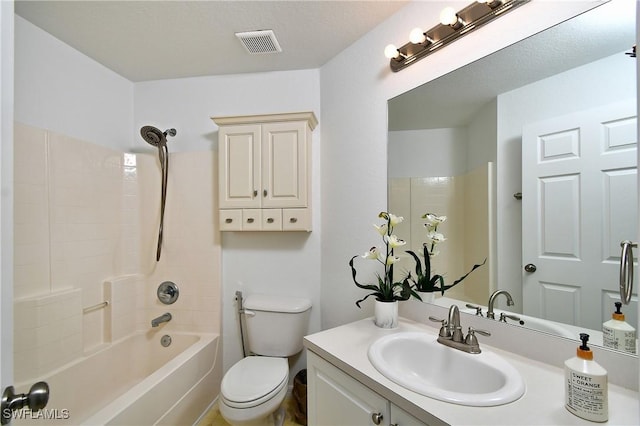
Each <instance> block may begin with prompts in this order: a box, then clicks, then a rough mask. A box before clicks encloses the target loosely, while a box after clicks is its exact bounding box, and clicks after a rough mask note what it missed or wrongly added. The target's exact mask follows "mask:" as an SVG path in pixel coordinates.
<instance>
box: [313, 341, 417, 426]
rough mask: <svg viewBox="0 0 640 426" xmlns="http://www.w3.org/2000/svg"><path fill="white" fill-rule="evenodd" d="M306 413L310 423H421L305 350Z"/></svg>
mask: <svg viewBox="0 0 640 426" xmlns="http://www.w3.org/2000/svg"><path fill="white" fill-rule="evenodd" d="M307 403H308V407H307V416H308V419H307V420H308V424H309V425H310V426H314V425H339V424H342V425H371V424H376V425H398V426H401V425H413V426H419V425H425V423H423V422H421V421H420V420H418V419H416V418H415V417H413V416H412V415H410V414H409V413H407V412H406V411H404V410H402V409H400V408H399V407H397V406H396V405H394V404H392V403H391V402H389V401H388V400H387V399H385V398H383V397H382V396H380V395H378V394H377V393H375V392H374V391H372V390H371V389H369V388H368V387H366V386H365V385H363V384H362V383H360V382H359V381H357V380H356V379H354V378H352V377H351V376H349V375H347V374H346V373H344V372H343V371H341V370H339V369H338V368H336V367H334V366H333V365H331V364H330V363H328V362H327V361H325V360H324V359H322V358H320V357H319V356H317V355H316V354H315V353H313V352H311V351H308V352H307Z"/></svg>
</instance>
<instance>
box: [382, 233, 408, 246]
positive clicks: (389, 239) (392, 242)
mask: <svg viewBox="0 0 640 426" xmlns="http://www.w3.org/2000/svg"><path fill="white" fill-rule="evenodd" d="M384 242H385V243H387V244H389V246H391V248H397V247H402V246H403V245H405V244H407V242H406V241H405V240H400V239H398V237H396V236H395V235H385V236H384Z"/></svg>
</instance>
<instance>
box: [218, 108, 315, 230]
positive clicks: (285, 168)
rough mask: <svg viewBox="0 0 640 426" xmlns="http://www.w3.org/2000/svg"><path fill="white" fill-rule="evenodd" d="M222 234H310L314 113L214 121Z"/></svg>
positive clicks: (254, 116)
mask: <svg viewBox="0 0 640 426" xmlns="http://www.w3.org/2000/svg"><path fill="white" fill-rule="evenodd" d="M212 119H213V121H214V122H215V123H216V124H217V125H218V126H219V130H218V158H219V174H218V177H219V208H220V229H221V230H222V231H310V230H311V137H312V131H313V129H314V128H315V127H316V126H317V124H318V121H317V119H316V117H315V115H314V114H313V113H312V112H302V113H290V114H270V115H253V116H239V117H213V118H212Z"/></svg>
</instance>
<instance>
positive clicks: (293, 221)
mask: <svg viewBox="0 0 640 426" xmlns="http://www.w3.org/2000/svg"><path fill="white" fill-rule="evenodd" d="M297 221H298V219H297V218H295V217H292V218H291V219H289V222H291V223H296V222H297Z"/></svg>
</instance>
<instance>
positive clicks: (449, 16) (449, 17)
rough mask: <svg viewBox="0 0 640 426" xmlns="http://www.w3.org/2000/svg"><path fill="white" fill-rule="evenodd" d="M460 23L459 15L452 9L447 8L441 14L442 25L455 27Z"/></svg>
mask: <svg viewBox="0 0 640 426" xmlns="http://www.w3.org/2000/svg"><path fill="white" fill-rule="evenodd" d="M456 22H458V14H457V13H456V10H455V9H454V8H452V7H445V8H444V9H442V12H440V23H441V24H442V25H454V24H455V23H456Z"/></svg>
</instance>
